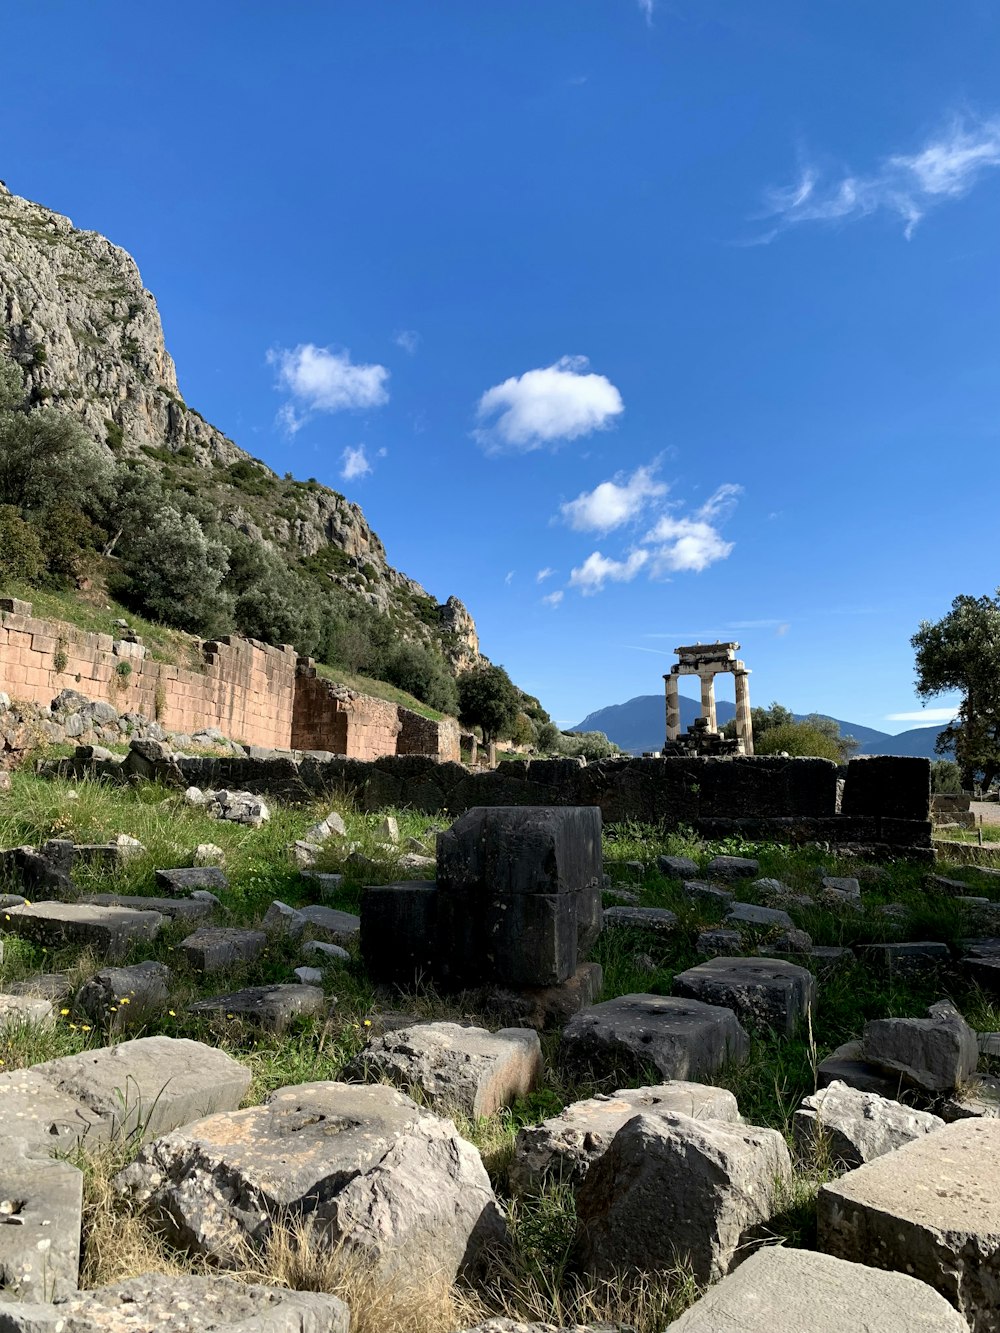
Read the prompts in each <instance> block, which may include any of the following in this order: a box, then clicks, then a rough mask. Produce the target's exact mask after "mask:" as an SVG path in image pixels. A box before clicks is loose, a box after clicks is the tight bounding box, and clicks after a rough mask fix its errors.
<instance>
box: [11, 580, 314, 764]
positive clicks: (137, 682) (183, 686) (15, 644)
mask: <svg viewBox="0 0 1000 1333" xmlns="http://www.w3.org/2000/svg"><path fill="white" fill-rule="evenodd" d="M192 648H193V652H192V656H193V657H194V659H195V660H194V661H193V662H192V665H191V667H189V668H188V667H180V666H173V665H170V664H168V663H165V662H157V661H155V660H154V659H153V658H152V657H151V656H150V655H149V653H148V651H147V649H146V647H145V645H144V644H142V643H139V642H135V641H133V640H131V639H127V638H123V639H114V638H112V636H111V635H110V634H92V633H88V632H87V631H85V630H81V629H78V628H77V627H76V626H74V625H69V624H66V623H63V622H62V621H54V620H41V619H39V618H37V617H35V616H33V615H32V614H31V606H30V604H29V603H26V602H17V601H15V600H14V599H11V598H7V599H2V600H0V691H2V692H3V693H5V694H8V695H10V697H11V698H12V699H18V700H22V701H25V702H28V703H37V704H42V705H48V704H51V702H52V700H53V699H54V698H55V697H56V695H58V694H59V693H60V692H61V691H62V690H67V689H69V690H76V691H78V692H79V693H80V694H83V695H85V696H86V697H87V698H88V699H101V700H104V701H106V702H108V703H110V704H113V706H114V707H115V708H116V709H117V710H118V711H119V712H120V713H122V712H132V713H141V714H142V715H143V716H144V717H147V718H154V719H155V720H156V721H157V722H159V723H160V724H161V726H163V727H164V728H165V729H166V730H168V731H176V732H186V733H189V734H190V733H192V732H196V731H202V730H204V729H206V728H208V727H218V729H219V730H220V731H222V732H223V733H224V734H225V735H226V736H229V737H231V738H232V739H234V740H238V741H241V742H243V743H245V744H247V745H261V746H267V747H269V748H275V747H281V746H287V745H288V739H289V736H290V735H291V729H292V703H293V699H294V694H295V667H296V655H295V651H294V649H292V648H271V647H268V646H267V645H265V644H262V643H256V642H254V641H253V640H251V639H242V638H238V637H233V638H225V639H220V640H218V641H216V642H209V643H201V644H199V643H198V642H197V641H196V640H192Z"/></svg>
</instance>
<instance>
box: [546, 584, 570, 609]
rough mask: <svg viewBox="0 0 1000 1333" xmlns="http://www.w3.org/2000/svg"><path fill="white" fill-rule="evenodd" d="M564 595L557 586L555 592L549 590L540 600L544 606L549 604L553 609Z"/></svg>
mask: <svg viewBox="0 0 1000 1333" xmlns="http://www.w3.org/2000/svg"><path fill="white" fill-rule="evenodd" d="M565 595H566V594H565V593H564V592H563V590H562V589H561V588H559V589H557V591H556V592H550V593H549V594H548V595H547V596H546V597H543V598H542V601H543V602H544V603H545V605H546V606H551V607H552V609H553V610H555V608H556V607H557V606H558V605H559V603H560V602H561V601H562V599H563V597H565Z"/></svg>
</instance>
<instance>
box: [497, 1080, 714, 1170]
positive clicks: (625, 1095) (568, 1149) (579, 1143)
mask: <svg viewBox="0 0 1000 1333" xmlns="http://www.w3.org/2000/svg"><path fill="white" fill-rule="evenodd" d="M640 1114H642V1115H650V1116H658V1115H686V1116H690V1117H691V1118H692V1119H693V1120H723V1121H727V1122H729V1123H730V1124H737V1123H739V1120H740V1112H739V1107H738V1106H737V1104H736V1098H735V1097H734V1096H733V1094H732V1093H731V1092H729V1091H727V1090H726V1089H725V1088H713V1087H711V1086H709V1085H708V1084H705V1083H686V1082H683V1081H682V1080H680V1079H678V1080H675V1081H674V1082H671V1083H660V1084H657V1085H655V1086H653V1087H647V1088H622V1089H620V1090H619V1091H618V1092H616V1093H614V1094H612V1095H611V1096H608V1095H606V1094H605V1095H601V1096H597V1097H589V1098H587V1100H586V1101H582V1102H573V1104H572V1105H571V1106H567V1107H566V1109H565V1111H563V1112H562V1113H561V1114H560V1115H557V1116H553V1117H552V1118H551V1119H549V1120H544V1121H543V1122H542V1123H541V1124H540V1125H529V1126H527V1127H525V1128H524V1129H522V1130H520V1131H519V1132H518V1136H517V1142H516V1144H515V1146H514V1156H513V1159H512V1161H511V1164H510V1167H509V1169H508V1180H509V1182H510V1187H511V1189H512V1190H513V1191H514V1193H515V1194H536V1193H538V1192H539V1191H540V1190H541V1188H542V1186H543V1185H544V1184H545V1182H546V1181H547V1180H558V1181H561V1182H562V1183H563V1184H569V1185H572V1186H573V1187H574V1188H576V1187H578V1186H579V1185H580V1183H581V1182H582V1181H583V1179H584V1177H585V1176H586V1174H587V1172H588V1171H589V1170H590V1168H591V1167H592V1166H593V1164H594V1162H596V1161H598V1160H599V1158H600V1157H601V1156H602V1155H603V1154H604V1153H605V1152H607V1150H608V1148H609V1147H610V1145H611V1141H612V1140H613V1138H614V1136H615V1135H616V1134H617V1133H618V1131H619V1130H620V1129H621V1127H622V1125H624V1124H626V1123H627V1122H628V1121H629V1120H631V1119H632V1117H633V1116H636V1115H640Z"/></svg>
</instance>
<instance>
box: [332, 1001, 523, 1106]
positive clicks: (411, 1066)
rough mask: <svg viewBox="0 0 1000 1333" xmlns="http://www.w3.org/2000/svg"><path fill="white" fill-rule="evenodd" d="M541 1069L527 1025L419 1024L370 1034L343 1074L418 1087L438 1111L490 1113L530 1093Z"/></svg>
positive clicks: (405, 1089) (429, 1104) (361, 1080)
mask: <svg viewBox="0 0 1000 1333" xmlns="http://www.w3.org/2000/svg"><path fill="white" fill-rule="evenodd" d="M542 1074H543V1063H542V1047H541V1043H540V1042H539V1040H538V1033H537V1032H535V1031H534V1030H533V1029H531V1028H501V1030H500V1031H499V1032H488V1031H486V1029H484V1028H478V1027H463V1026H461V1025H460V1024H458V1023H418V1024H414V1025H412V1026H410V1027H405V1028H396V1029H395V1030H393V1031H391V1032H387V1033H385V1034H384V1035H383V1036H380V1037H374V1038H373V1039H372V1040H371V1041H370V1042H369V1043H368V1045H367V1046H366V1047H365V1049H364V1050H363V1051H361V1052H360V1054H359V1055H358V1056H357V1057H356V1058H355V1060H354V1061H353V1062H352V1064H351V1065H350V1066H349V1069H348V1073H347V1077H348V1078H350V1079H351V1080H355V1079H356V1080H358V1081H360V1082H372V1081H379V1082H383V1083H391V1084H393V1085H394V1086H395V1087H397V1088H401V1089H403V1090H404V1091H407V1090H409V1089H411V1088H419V1089H420V1091H421V1093H422V1094H423V1100H424V1101H426V1103H427V1105H428V1106H429V1107H430V1108H431V1110H433V1111H437V1112H438V1113H439V1114H441V1115H455V1114H460V1115H464V1116H468V1117H470V1118H471V1119H476V1118H478V1117H480V1116H488V1115H494V1114H495V1113H496V1112H497V1111H499V1110H501V1109H502V1108H503V1107H505V1106H509V1105H510V1104H511V1102H513V1101H514V1100H515V1099H516V1098H518V1097H526V1096H527V1095H528V1093H530V1092H534V1090H535V1089H536V1088H537V1087H538V1084H539V1082H540V1081H541V1078H542Z"/></svg>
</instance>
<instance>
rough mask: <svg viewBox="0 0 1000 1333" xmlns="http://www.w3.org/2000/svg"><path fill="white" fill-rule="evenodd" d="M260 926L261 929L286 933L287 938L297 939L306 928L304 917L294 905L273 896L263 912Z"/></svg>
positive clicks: (276, 933)
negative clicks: (272, 899)
mask: <svg viewBox="0 0 1000 1333" xmlns="http://www.w3.org/2000/svg"><path fill="white" fill-rule="evenodd" d="M260 926H261V930H269V931H271V932H273V933H274V934H275V935H287V936H288V937H289V939H293V940H297V939H298V938H299V937H300V935H302V933H303V932H304V930H305V928H306V919H305V917H304V916H303V915H302V913H301V912H298V911H296V909H295V908H294V907H289V905H288V903H283V902H282V901H281V899H280V898H275V900H274V902H273V903H272V904H271V906H270V907H269V908H268V909H267V911H266V912H265V913H264V916H263V918H262V920H261V923H260Z"/></svg>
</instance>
